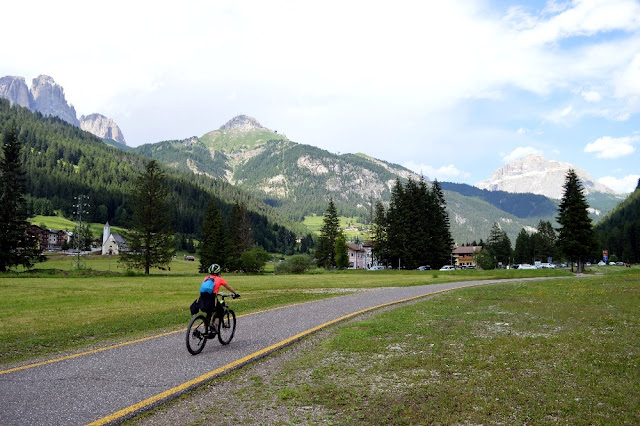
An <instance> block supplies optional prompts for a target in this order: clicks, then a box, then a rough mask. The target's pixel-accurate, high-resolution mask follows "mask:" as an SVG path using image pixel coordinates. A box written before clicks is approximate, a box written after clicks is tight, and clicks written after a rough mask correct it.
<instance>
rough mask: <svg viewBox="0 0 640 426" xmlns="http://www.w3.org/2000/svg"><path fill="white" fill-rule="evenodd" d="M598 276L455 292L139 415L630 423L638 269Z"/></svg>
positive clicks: (350, 326) (278, 420)
mask: <svg viewBox="0 0 640 426" xmlns="http://www.w3.org/2000/svg"><path fill="white" fill-rule="evenodd" d="M599 272H600V273H599V274H598V275H592V276H589V277H586V278H585V277H581V278H570V279H563V280H557V279H550V280H547V281H538V282H535V283H532V282H529V283H525V282H519V283H518V282H516V283H505V284H495V285H491V286H481V287H473V288H468V289H460V290H455V291H452V292H447V293H443V294H440V295H438V296H435V297H432V298H429V299H427V300H423V301H420V302H418V303H414V304H411V305H407V306H403V307H398V308H394V309H390V310H387V311H385V312H381V313H377V314H372V315H368V316H367V317H366V318H364V319H362V318H361V319H359V320H355V321H351V322H349V323H347V324H343V325H339V326H335V327H332V328H330V329H329V330H327V331H325V332H323V333H321V335H320V336H317V337H312V338H311V339H310V340H311V342H309V344H307V343H305V342H303V343H300V344H298V345H296V346H295V347H293V348H289V349H286V350H285V351H282V352H280V353H279V354H277V355H273V356H272V357H275V356H278V357H283V358H284V359H286V361H283V362H275V361H274V360H273V359H270V360H265V361H262V362H263V363H268V366H266V367H264V368H261V367H260V365H259V364H258V365H251V366H247V367H245V368H244V369H243V370H240V371H237V372H234V373H233V374H231V375H230V376H228V377H223V378H220V379H218V380H217V381H216V382H214V383H213V384H212V385H210V386H208V387H205V388H202V389H200V390H197V391H195V392H193V393H192V394H190V395H186V396H183V397H182V398H181V399H180V400H179V401H176V402H173V403H169V404H166V405H165V406H163V407H161V408H159V409H157V410H156V411H155V412H152V413H148V414H146V415H144V416H143V417H142V418H140V419H138V420H140V421H142V423H145V424H147V423H150V424H161V423H162V419H164V418H165V417H163V415H165V414H168V415H167V418H171V419H182V421H183V424H209V423H211V422H217V423H223V424H232V423H233V424H236V423H237V424H240V423H243V424H250V423H251V424H262V422H261V420H260V419H263V420H264V419H269V421H268V423H269V424H334V425H353V424H362V425H369V424H394V425H411V424H535V425H537V424H630V425H631V424H640V386H639V385H638V384H639V383H640V369H639V366H640V269H639V268H637V267H635V268H633V269H622V268H617V269H615V268H604V269H602V270H600V271H599ZM299 347H303V348H304V349H299ZM222 389H224V392H225V396H226V398H225V403H224V404H219V403H218V402H217V399H216V395H219V393H220V392H221V391H222ZM156 419H159V420H158V422H159V423H158V422H156ZM132 423H134V424H136V423H137V421H133V422H132Z"/></svg>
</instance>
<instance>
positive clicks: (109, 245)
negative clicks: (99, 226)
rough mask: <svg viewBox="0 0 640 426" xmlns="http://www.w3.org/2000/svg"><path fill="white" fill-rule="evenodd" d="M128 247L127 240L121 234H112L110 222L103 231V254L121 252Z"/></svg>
mask: <svg viewBox="0 0 640 426" xmlns="http://www.w3.org/2000/svg"><path fill="white" fill-rule="evenodd" d="M126 249H127V242H126V241H125V240H124V238H122V236H121V235H120V234H112V233H111V227H110V226H109V222H107V223H105V225H104V230H103V231H102V254H109V255H111V254H120V253H121V252H123V251H125V250H126Z"/></svg>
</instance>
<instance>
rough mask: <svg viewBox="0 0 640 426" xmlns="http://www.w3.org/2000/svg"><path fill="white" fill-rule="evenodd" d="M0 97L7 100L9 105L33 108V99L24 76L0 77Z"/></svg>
mask: <svg viewBox="0 0 640 426" xmlns="http://www.w3.org/2000/svg"><path fill="white" fill-rule="evenodd" d="M0 98H5V99H8V100H9V103H10V104H11V105H13V104H18V105H20V106H21V107H24V108H29V109H33V108H34V101H33V96H31V92H29V88H28V87H27V83H26V82H25V81H24V77H15V76H10V75H8V76H5V77H1V78H0Z"/></svg>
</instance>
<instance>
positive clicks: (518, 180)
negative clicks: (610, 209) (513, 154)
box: [476, 154, 615, 200]
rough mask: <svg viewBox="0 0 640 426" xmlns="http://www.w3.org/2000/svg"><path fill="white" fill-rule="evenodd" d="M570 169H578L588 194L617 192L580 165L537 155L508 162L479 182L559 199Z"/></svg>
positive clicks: (480, 185) (497, 188) (492, 188)
mask: <svg viewBox="0 0 640 426" xmlns="http://www.w3.org/2000/svg"><path fill="white" fill-rule="evenodd" d="M569 169H573V170H575V172H576V174H577V175H578V178H579V179H580V181H581V182H582V185H583V187H584V189H585V193H586V194H589V193H593V192H602V193H606V194H615V192H614V191H613V190H612V189H610V188H608V187H606V186H605V185H602V184H601V183H598V182H596V181H595V180H594V179H593V177H591V175H590V174H589V173H587V172H586V171H584V170H582V169H580V168H579V167H576V166H574V165H572V164H570V163H565V162H560V161H553V160H547V159H546V158H544V157H543V156H541V155H536V154H532V155H528V156H526V157H523V158H519V159H517V160H514V161H512V162H511V163H508V164H505V165H504V166H503V167H501V168H500V169H498V170H496V171H495V172H494V173H493V176H492V177H491V179H487V180H483V181H481V182H478V183H477V184H476V186H477V187H478V188H480V189H487V190H489V191H506V192H512V193H525V192H530V193H533V194H540V195H544V196H547V197H549V198H554V199H557V200H559V199H561V198H562V195H563V194H564V188H563V185H564V181H565V177H566V175H567V171H568V170H569Z"/></svg>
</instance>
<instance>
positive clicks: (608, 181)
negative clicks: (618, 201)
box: [598, 175, 640, 194]
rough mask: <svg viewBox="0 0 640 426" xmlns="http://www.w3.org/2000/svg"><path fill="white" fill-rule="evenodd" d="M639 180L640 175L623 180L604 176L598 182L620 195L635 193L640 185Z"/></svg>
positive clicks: (628, 176) (629, 176) (626, 177)
mask: <svg viewBox="0 0 640 426" xmlns="http://www.w3.org/2000/svg"><path fill="white" fill-rule="evenodd" d="M638 179H640V175H627V176H625V177H623V178H615V177H612V176H604V177H601V178H600V179H598V182H600V183H601V184H603V185H606V186H608V187H609V188H611V189H613V190H614V191H615V192H617V193H619V194H626V193H629V192H633V190H635V189H636V186H637V185H638Z"/></svg>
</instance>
